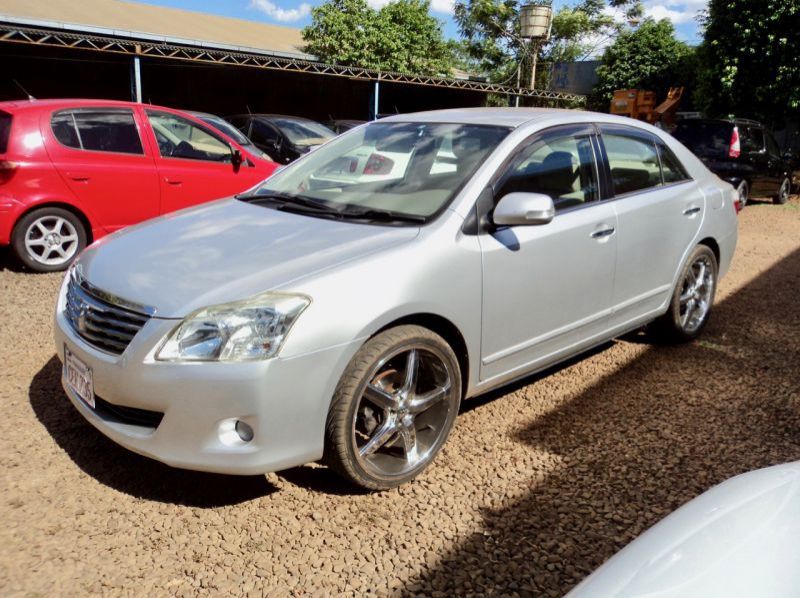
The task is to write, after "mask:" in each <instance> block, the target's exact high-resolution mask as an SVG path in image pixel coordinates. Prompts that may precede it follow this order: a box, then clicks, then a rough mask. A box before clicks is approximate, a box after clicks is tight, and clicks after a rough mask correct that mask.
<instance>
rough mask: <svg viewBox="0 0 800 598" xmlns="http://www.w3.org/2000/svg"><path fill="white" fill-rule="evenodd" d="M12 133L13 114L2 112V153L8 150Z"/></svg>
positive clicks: (0, 152) (0, 147)
mask: <svg viewBox="0 0 800 598" xmlns="http://www.w3.org/2000/svg"><path fill="white" fill-rule="evenodd" d="M10 134H11V115H10V114H6V113H5V112H0V154H5V153H6V151H8V137H9V135H10Z"/></svg>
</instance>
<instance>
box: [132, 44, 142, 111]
mask: <svg viewBox="0 0 800 598" xmlns="http://www.w3.org/2000/svg"><path fill="white" fill-rule="evenodd" d="M131 101H133V102H138V103H140V104H141V103H142V65H141V60H140V59H139V57H138V56H134V57H133V64H131Z"/></svg>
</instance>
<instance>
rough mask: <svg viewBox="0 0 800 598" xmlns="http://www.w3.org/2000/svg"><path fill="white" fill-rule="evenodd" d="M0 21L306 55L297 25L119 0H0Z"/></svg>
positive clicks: (298, 55)
mask: <svg viewBox="0 0 800 598" xmlns="http://www.w3.org/2000/svg"><path fill="white" fill-rule="evenodd" d="M0 20H5V21H12V22H16V23H26V24H30V25H31V26H36V27H46V26H49V27H54V26H55V27H58V28H59V29H62V28H63V29H71V30H75V31H83V32H94V33H98V34H113V35H115V36H125V37H133V38H138V39H162V40H163V41H165V42H172V43H176V42H177V43H180V42H184V43H192V45H203V44H202V43H200V44H197V43H196V42H198V41H199V42H208V44H209V45H214V46H218V47H229V48H230V49H240V50H255V51H259V52H265V53H272V54H278V55H281V54H285V55H291V56H296V57H301V56H302V57H308V55H307V54H305V53H304V52H303V46H304V43H303V37H302V34H301V32H300V30H299V29H292V28H290V27H280V26H278V25H268V24H266V23H256V22H253V21H245V20H242V19H232V18H229V17H221V16H216V15H209V14H203V13H199V12H193V11H187V10H178V9H175V8H164V7H160V6H150V5H147V4H139V3H136V2H124V1H122V0H0Z"/></svg>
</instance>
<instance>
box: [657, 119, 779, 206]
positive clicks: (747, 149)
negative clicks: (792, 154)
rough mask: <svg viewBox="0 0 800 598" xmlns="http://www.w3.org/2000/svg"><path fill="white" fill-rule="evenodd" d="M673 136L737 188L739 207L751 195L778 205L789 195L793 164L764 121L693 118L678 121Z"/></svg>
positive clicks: (710, 168) (743, 204)
mask: <svg viewBox="0 0 800 598" xmlns="http://www.w3.org/2000/svg"><path fill="white" fill-rule="evenodd" d="M672 135H673V136H674V137H675V138H676V139H677V140H678V141H680V142H681V143H683V144H684V145H685V146H686V147H688V148H689V149H690V150H691V151H692V152H693V153H694V154H695V155H696V156H697V157H698V158H700V159H701V160H702V161H703V162H705V164H706V166H708V168H709V170H711V171H712V172H713V173H714V174H716V175H717V176H719V177H720V178H721V179H723V180H725V181H728V182H729V183H730V184H731V185H733V186H734V187H736V190H737V191H738V192H739V206H738V208H739V209H740V210H741V209H742V208H743V207H744V206H745V205H746V204H747V200H748V198H749V197H771V198H772V199H773V201H774V202H775V203H778V204H782V203H786V200H787V199H788V198H789V193H790V192H791V187H792V184H791V166H790V164H789V161H788V159H787V157H786V156H784V155H783V154H782V153H781V151H780V149H779V148H778V144H777V143H776V141H775V138H774V137H773V136H772V133H771V132H770V131H769V130H768V129H766V128H765V127H764V126H763V125H762V124H761V123H758V122H756V121H754V120H746V119H743V118H736V119H730V120H712V119H700V118H690V119H685V120H682V121H679V122H678V125H677V127H676V128H675V130H674V131H673V132H672Z"/></svg>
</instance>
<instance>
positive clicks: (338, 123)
mask: <svg viewBox="0 0 800 598" xmlns="http://www.w3.org/2000/svg"><path fill="white" fill-rule="evenodd" d="M366 122H367V121H365V120H352V119H347V120H328V121H325V122H324V123H322V124H324V125H325V126H326V127H328V128H329V129H330V130H331V131H333V132H334V133H336V134H337V135H341V134H342V133H346V132H347V131H349V130H350V129H354V128H356V127H357V126H359V125H363V124H364V123H366Z"/></svg>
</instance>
